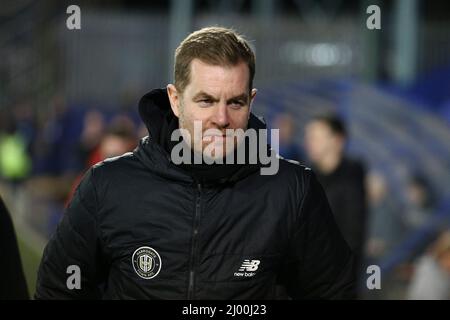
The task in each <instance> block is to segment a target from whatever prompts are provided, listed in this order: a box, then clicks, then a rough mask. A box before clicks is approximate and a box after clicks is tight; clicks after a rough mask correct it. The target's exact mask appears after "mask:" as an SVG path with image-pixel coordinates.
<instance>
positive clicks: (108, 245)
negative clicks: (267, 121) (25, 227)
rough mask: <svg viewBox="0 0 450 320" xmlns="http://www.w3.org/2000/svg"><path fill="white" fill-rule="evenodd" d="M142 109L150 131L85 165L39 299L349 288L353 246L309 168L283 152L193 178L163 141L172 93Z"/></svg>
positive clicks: (308, 293)
mask: <svg viewBox="0 0 450 320" xmlns="http://www.w3.org/2000/svg"><path fill="white" fill-rule="evenodd" d="M140 112H141V116H142V117H143V120H144V121H145V122H146V124H147V127H148V128H149V133H150V134H149V136H150V138H144V139H142V141H141V143H140V145H139V146H138V148H137V149H136V150H135V151H134V152H133V153H129V154H125V155H123V156H121V157H118V158H114V159H109V160H106V161H104V162H102V163H100V164H98V165H96V166H94V167H93V168H91V169H90V170H89V171H88V172H87V174H86V175H85V177H84V179H83V181H82V182H81V184H80V186H79V187H78V189H77V191H76V194H75V196H74V198H73V200H72V202H71V203H70V205H69V207H68V209H67V212H66V214H65V216H64V219H63V220H62V222H61V224H60V225H59V227H58V229H57V231H56V233H55V235H54V236H53V238H52V239H51V240H50V242H49V244H48V245H47V247H46V249H45V252H44V256H43V259H42V262H41V266H40V270H39V276H38V283H37V292H36V298H38V299H66V298H103V299H271V298H274V297H275V288H276V286H277V285H281V286H284V287H285V288H286V291H287V293H288V294H289V296H290V297H292V298H294V299H302V298H323V299H336V298H337V299H339V298H352V297H353V296H354V291H353V289H354V279H353V272H352V264H353V259H352V254H351V251H350V249H349V248H348V246H347V244H346V243H345V241H344V240H343V238H342V236H341V234H340V232H339V231H338V228H337V227H336V224H335V222H334V220H333V216H332V213H331V211H330V208H329V205H328V202H327V199H326V197H325V195H324V192H323V190H322V188H321V186H320V185H319V183H318V182H317V180H316V178H315V176H314V174H313V173H312V171H311V170H309V169H307V168H305V167H303V166H300V165H298V164H295V163H291V162H289V161H286V160H280V164H279V165H280V167H279V171H278V173H277V174H276V175H260V172H259V170H257V168H256V169H255V166H242V168H241V169H240V170H238V171H237V172H236V173H235V174H233V175H230V176H229V177H228V178H227V179H222V180H221V181H217V182H215V183H209V184H198V183H196V181H195V180H194V179H193V178H192V177H191V176H190V175H189V174H188V173H187V172H186V171H185V170H183V169H181V168H179V167H177V166H175V165H174V164H173V163H171V162H170V157H169V154H168V152H167V151H166V150H165V149H164V148H163V147H162V146H161V144H160V143H158V141H160V131H161V127H162V125H161V124H162V123H163V122H164V121H165V119H166V118H167V115H169V114H170V113H171V111H170V106H169V102H168V98H167V94H166V93H165V92H164V91H163V90H155V91H153V92H151V93H149V94H147V95H146V96H144V97H143V98H142V100H141V102H140ZM251 119H252V120H251V122H250V126H251V127H254V126H258V125H262V123H260V122H259V123H258V121H257V119H256V117H254V116H252V118H251ZM71 265H76V266H78V267H79V271H80V272H79V273H78V274H79V275H80V276H81V283H80V289H77V288H76V287H75V288H73V285H74V283H75V284H76V280H74V276H76V275H77V272H75V271H73V270H74V269H69V270H68V269H67V268H68V267H69V266H71ZM68 272H69V273H68ZM68 282H69V287H71V288H72V289H71V290H70V289H68V286H67V283H68ZM70 284H72V286H71V285H70Z"/></svg>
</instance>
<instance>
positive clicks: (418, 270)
mask: <svg viewBox="0 0 450 320" xmlns="http://www.w3.org/2000/svg"><path fill="white" fill-rule="evenodd" d="M407 298H408V299H410V300H449V299H450V229H449V230H446V231H444V232H442V233H441V234H440V235H439V236H438V237H437V240H436V241H435V242H434V243H432V245H431V246H430V248H429V250H428V252H427V253H426V254H424V255H423V256H422V257H420V258H419V259H418V261H417V262H416V264H415V266H414V272H413V276H412V280H411V283H410V286H409V289H408V293H407Z"/></svg>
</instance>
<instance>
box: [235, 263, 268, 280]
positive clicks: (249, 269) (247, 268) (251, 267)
mask: <svg viewBox="0 0 450 320" xmlns="http://www.w3.org/2000/svg"><path fill="white" fill-rule="evenodd" d="M260 263H261V261H260V260H248V259H246V260H244V262H242V265H241V267H240V268H239V272H235V273H234V276H235V277H253V276H254V275H255V274H256V272H255V271H256V270H258V267H259V264H260Z"/></svg>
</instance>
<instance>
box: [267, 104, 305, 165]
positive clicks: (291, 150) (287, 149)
mask: <svg viewBox="0 0 450 320" xmlns="http://www.w3.org/2000/svg"><path fill="white" fill-rule="evenodd" d="M273 127H274V128H275V129H279V130H280V131H279V139H280V140H279V148H280V149H279V150H280V155H281V156H282V157H284V158H286V159H291V160H295V161H299V162H303V161H304V157H303V153H302V150H301V149H300V147H299V146H298V145H297V144H296V143H295V141H294V134H295V132H297V130H296V128H295V122H294V119H293V118H292V115H290V114H287V113H281V114H278V115H277V116H276V117H275V120H274V125H273Z"/></svg>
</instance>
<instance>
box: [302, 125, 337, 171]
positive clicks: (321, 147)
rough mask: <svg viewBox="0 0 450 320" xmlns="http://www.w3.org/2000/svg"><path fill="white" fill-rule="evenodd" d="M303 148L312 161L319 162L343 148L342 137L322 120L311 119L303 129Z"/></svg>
mask: <svg viewBox="0 0 450 320" xmlns="http://www.w3.org/2000/svg"><path fill="white" fill-rule="evenodd" d="M304 142H305V149H306V153H307V154H308V158H309V159H310V160H311V161H312V162H319V161H320V160H321V159H323V158H324V157H326V156H328V155H329V154H330V153H339V152H341V151H342V148H343V138H342V137H341V136H339V135H337V134H334V133H333V131H332V130H331V129H330V128H329V127H328V125H327V124H325V123H324V122H322V121H312V122H311V123H309V124H308V125H306V129H305V141H304Z"/></svg>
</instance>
